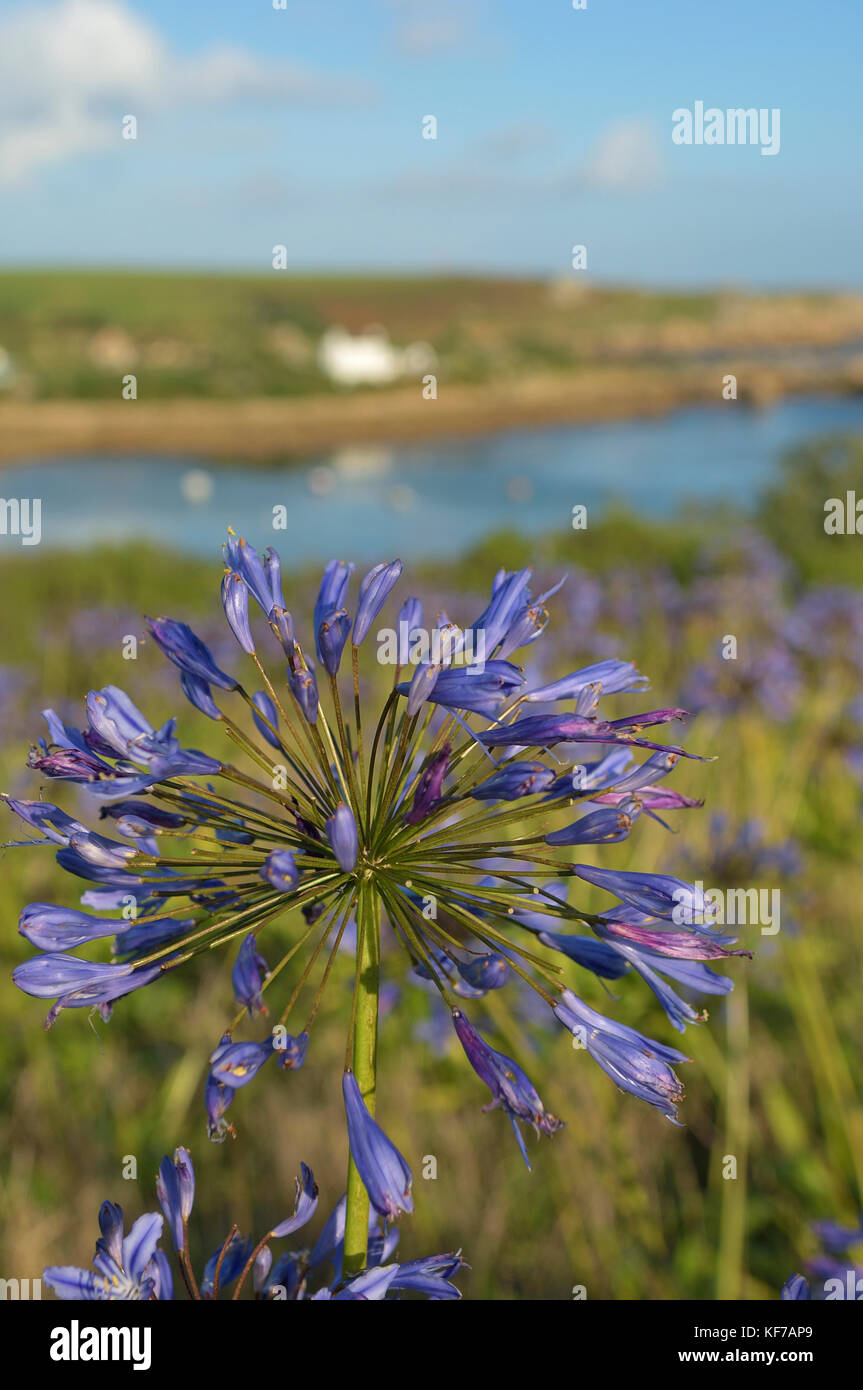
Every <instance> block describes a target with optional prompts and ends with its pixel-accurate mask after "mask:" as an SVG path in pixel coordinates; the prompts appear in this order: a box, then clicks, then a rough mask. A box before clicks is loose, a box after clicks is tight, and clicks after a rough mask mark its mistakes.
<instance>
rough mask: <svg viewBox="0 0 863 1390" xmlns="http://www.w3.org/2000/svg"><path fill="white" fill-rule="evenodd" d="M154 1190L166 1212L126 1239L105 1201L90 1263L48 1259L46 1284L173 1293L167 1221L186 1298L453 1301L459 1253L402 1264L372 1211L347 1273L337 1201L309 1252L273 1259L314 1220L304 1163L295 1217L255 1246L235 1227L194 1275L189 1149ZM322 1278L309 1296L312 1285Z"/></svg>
mask: <svg viewBox="0 0 863 1390" xmlns="http://www.w3.org/2000/svg"><path fill="white" fill-rule="evenodd" d="M156 1192H157V1195H158V1198H159V1204H160V1206H161V1208H162V1211H163V1212H164V1218H163V1217H161V1216H160V1215H159V1214H158V1212H148V1213H147V1214H146V1215H145V1216H139V1217H138V1220H137V1221H136V1222H135V1224H134V1225H133V1227H132V1229H131V1231H130V1232H129V1234H128V1235H127V1236H126V1235H124V1223H123V1209H122V1207H120V1206H118V1205H117V1204H116V1202H103V1203H102V1206H101V1208H100V1211H99V1232H100V1235H99V1239H98V1240H97V1241H96V1253H95V1255H94V1257H93V1268H92V1269H79V1268H78V1267H77V1266H75V1265H53V1266H51V1267H49V1268H48V1269H46V1270H45V1274H44V1280H45V1283H46V1284H47V1285H48V1286H49V1288H51V1289H53V1290H54V1292H55V1294H56V1295H57V1297H58V1298H61V1299H64V1300H76V1301H77V1300H84V1301H87V1302H94V1301H100V1302H104V1301H114V1300H117V1301H120V1300H148V1299H161V1300H166V1299H173V1297H174V1281H173V1277H172V1275H171V1266H170V1264H169V1262H168V1259H167V1256H166V1255H165V1252H164V1251H163V1250H162V1249H161V1248H160V1246H159V1241H160V1240H161V1238H162V1232H163V1227H164V1225H165V1224H166V1223H167V1226H168V1230H169V1232H170V1235H171V1239H172V1241H173V1245H174V1251H175V1253H176V1257H177V1265H178V1268H179V1270H180V1274H181V1275H182V1280H183V1283H184V1284H185V1287H186V1292H187V1294H188V1296H189V1298H191V1299H204V1300H207V1299H216V1298H218V1297H219V1294H220V1293H225V1292H227V1290H228V1289H229V1288H231V1286H232V1285H233V1295H232V1297H233V1298H234V1299H238V1298H241V1297H242V1295H243V1292H244V1290H245V1291H246V1292H247V1293H248V1292H251V1293H252V1294H253V1295H254V1297H255V1298H256V1299H264V1300H266V1301H268V1302H276V1301H278V1300H290V1301H291V1302H299V1301H300V1300H302V1299H312V1300H320V1299H324V1300H332V1301H334V1302H338V1301H339V1300H342V1301H346V1300H350V1301H355V1302H370V1301H380V1300H381V1299H386V1298H396V1297H398V1296H399V1295H400V1294H402V1293H406V1292H410V1293H416V1294H421V1295H424V1296H425V1297H426V1298H429V1299H432V1300H433V1301H436V1302H440V1301H441V1300H443V1299H450V1298H459V1297H460V1294H459V1291H458V1289H457V1288H456V1286H455V1284H453V1283H451V1282H450V1280H451V1279H452V1277H453V1276H454V1275H455V1274H457V1273H458V1271H459V1269H461V1267H462V1266H463V1264H464V1260H463V1259H462V1258H461V1255H460V1254H457V1253H455V1254H447V1255H431V1256H429V1257H428V1258H427V1259H421V1260H410V1261H408V1262H407V1263H405V1264H392V1263H389V1261H390V1260H391V1258H392V1255H393V1253H394V1251H395V1248H396V1246H397V1245H398V1232H397V1231H395V1230H387V1229H386V1226H385V1225H382V1224H381V1222H380V1221H379V1220H378V1219H377V1218H376V1217H375V1218H374V1219H373V1220H372V1221H371V1222H370V1223H369V1243H368V1261H367V1267H366V1269H365V1270H364V1271H363V1272H362V1273H361V1274H356V1275H353V1276H347V1275H345V1274H344V1273H343V1270H342V1263H343V1256H344V1238H345V1206H346V1201H345V1198H344V1197H343V1198H342V1200H341V1201H340V1202H339V1204H338V1206H337V1207H336V1208H335V1210H334V1211H333V1213H332V1215H331V1216H330V1217H329V1220H328V1221H327V1223H326V1225H325V1226H324V1229H323V1230H322V1232H321V1234H320V1236H319V1237H318V1239H317V1241H316V1242H315V1244H314V1245H313V1246H312V1248H311V1249H310V1250H287V1251H285V1252H284V1253H283V1254H281V1255H279V1256H278V1258H277V1259H276V1261H275V1263H274V1262H273V1252H272V1250H271V1248H270V1246H271V1244H272V1242H273V1241H274V1240H283V1239H284V1238H285V1236H292V1235H294V1234H295V1233H296V1232H297V1231H299V1230H301V1229H302V1227H303V1226H305V1225H307V1223H308V1222H309V1221H311V1219H312V1217H313V1216H314V1214H315V1211H316V1209H317V1205H318V1188H317V1183H316V1182H315V1178H314V1174H313V1173H312V1171H311V1169H310V1168H307V1167H306V1165H305V1164H303V1165H302V1176H301V1177H300V1178H297V1192H296V1200H295V1202H294V1210H293V1214H292V1215H291V1216H289V1217H287V1218H286V1219H285V1220H284V1221H280V1222H279V1223H278V1225H276V1226H274V1227H273V1228H272V1230H271V1231H268V1232H267V1234H266V1235H265V1236H263V1238H262V1239H261V1240H259V1241H258V1243H257V1244H256V1245H253V1243H252V1241H251V1240H250V1239H249V1237H248V1236H241V1235H240V1234H239V1232H238V1230H237V1227H236V1226H233V1227H232V1228H231V1230H230V1231H229V1232H228V1235H227V1237H226V1238H225V1240H224V1242H223V1243H222V1245H220V1246H219V1248H218V1249H217V1250H214V1251H213V1253H212V1255H211V1256H210V1258H209V1259H208V1260H207V1263H206V1264H205V1265H204V1270H203V1274H202V1276H201V1279H200V1281H199V1280H198V1279H197V1277H196V1275H195V1271H194V1268H193V1265H192V1259H191V1256H190V1253H189V1217H190V1216H191V1214H192V1204H193V1202H194V1199H195V1170H194V1168H193V1166H192V1157H191V1154H190V1153H189V1151H188V1149H183V1148H180V1149H175V1151H174V1157H173V1160H172V1159H170V1158H168V1156H167V1155H166V1156H165V1157H164V1158H163V1159H162V1162H161V1165H160V1167H159V1175H158V1178H157V1180H156ZM328 1266H330V1267H331V1269H332V1275H333V1277H332V1278H331V1280H330V1282H329V1283H324V1284H321V1275H322V1271H323V1270H325V1269H326V1268H327V1267H328ZM315 1283H317V1284H320V1287H319V1288H318V1289H317V1291H316V1292H315V1293H310V1292H309V1288H310V1286H311V1285H312V1284H315Z"/></svg>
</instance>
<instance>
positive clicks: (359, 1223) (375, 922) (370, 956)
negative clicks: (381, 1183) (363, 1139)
mask: <svg viewBox="0 0 863 1390" xmlns="http://www.w3.org/2000/svg"><path fill="white" fill-rule="evenodd" d="M357 926H358V935H357V978H356V985H355V992H356V1014H355V1018H354V1046H353V1073H354V1076H355V1077H356V1079H357V1085H358V1086H359V1088H360V1094H361V1095H362V1098H363V1100H364V1101H365V1103H366V1106H367V1107H368V1111H369V1114H370V1115H374V1113H375V1083H376V1075H377V1050H378V995H379V993H380V932H381V909H380V902H379V900H378V897H377V894H376V892H375V889H374V887H373V886H372V884H371V882H370V880H369V879H364V880H363V881H362V883H361V884H360V891H359V901H358V904H357ZM368 1238H369V1197H368V1193H367V1192H366V1189H365V1188H364V1187H363V1184H362V1179H361V1178H360V1175H359V1172H358V1170H357V1167H356V1164H355V1163H354V1160H353V1157H350V1158H349V1159H348V1200H347V1208H346V1211H345V1257H344V1271H345V1273H346V1274H356V1273H358V1272H359V1270H361V1269H363V1268H364V1267H365V1263H366V1250H367V1247H368Z"/></svg>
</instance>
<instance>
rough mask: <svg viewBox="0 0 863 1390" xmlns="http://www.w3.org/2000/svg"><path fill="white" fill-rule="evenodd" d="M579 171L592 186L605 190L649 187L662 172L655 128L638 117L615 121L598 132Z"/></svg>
mask: <svg viewBox="0 0 863 1390" xmlns="http://www.w3.org/2000/svg"><path fill="white" fill-rule="evenodd" d="M583 174H584V177H585V179H586V181H587V182H588V183H589V184H590V185H591V186H592V187H593V188H598V189H602V190H604V191H608V192H614V193H619V192H629V191H639V192H640V191H642V190H644V189H647V188H653V187H654V186H655V185H656V184H658V183H660V182H661V180H662V175H663V163H662V155H661V151H660V145H659V141H658V139H657V136H656V132H655V130H654V129H653V127H652V126H651V125H650V124H648V122H647V121H644V120H642V119H640V118H639V117H634V118H628V119H624V120H619V121H615V122H614V123H613V124H612V125H610V126H609V127H608V129H607V130H605V131H604V132H603V134H602V135H601V136H600V138H599V140H598V141H597V144H596V146H595V147H594V149H593V151H592V152H591V154H590V155H589V156H588V159H587V161H586V163H585V166H584V169H583Z"/></svg>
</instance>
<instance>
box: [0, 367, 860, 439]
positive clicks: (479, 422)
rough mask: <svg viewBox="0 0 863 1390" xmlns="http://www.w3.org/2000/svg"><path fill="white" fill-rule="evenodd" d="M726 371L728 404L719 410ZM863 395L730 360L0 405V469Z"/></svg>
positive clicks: (809, 376) (838, 373)
mask: <svg viewBox="0 0 863 1390" xmlns="http://www.w3.org/2000/svg"><path fill="white" fill-rule="evenodd" d="M732 371H733V372H734V374H735V376H736V377H737V383H738V396H737V400H736V401H727V402H723V397H722V383H723V378H724V377H725V376H726V375H727V374H728V373H730V372H732ZM861 391H863V362H861V359H860V358H852V359H850V360H849V361H848V362H846V363H844V364H842V365H840V366H830V367H824V366H823V365H820V366H819V365H818V364H817V363H813V362H808V363H806V362H797V363H780V364H777V363H775V362H774V363H771V364H765V363H764V362H753V361H749V362H747V361H745V360H740V359H738V360H736V361H735V360H734V358H733V356H732V355H731V354H729V359H728V360H726V361H725V362H724V363H722V364H719V363H716V362H714V363H711V364H710V365H705V364H703V363H702V364H699V365H697V366H693V367H683V368H681V367H679V366H675V367H652V366H639V367H632V366H607V367H606V366H603V367H589V368H585V369H584V370H581V371H577V372H573V371H568V372H565V373H550V372H544V373H541V374H535V375H525V376H523V377H519V378H512V379H505V380H502V381H500V382H494V383H483V384H481V385H476V386H466V385H452V386H449V385H447V383H446V382H442V383H441V384H440V386H439V396H438V399H437V400H424V399H423V398H422V394H421V389H420V387H419V386H418V385H417V386H411V387H398V388H395V389H392V390H387V391H385V392H382V391H369V390H364V391H359V392H356V393H353V394H351V395H344V396H330V395H327V396H307V397H300V398H297V397H293V398H290V399H286V398H284V397H264V398H257V399H255V398H251V399H245V400H229V401H226V400H210V399H202V398H199V397H196V398H179V399H172V400H157V401H147V400H137V401H122V400H118V401H105V400H47V401H4V402H0V462H5V463H12V462H15V463H17V464H27V463H35V462H38V461H39V460H40V459H44V458H46V457H53V458H56V457H70V458H74V457H81V456H89V457H93V456H96V457H98V456H107V455H133V454H134V455H147V456H156V457H157V456H165V455H167V456H171V457H176V458H183V459H196V460H199V461H203V462H209V463H212V464H219V463H229V462H234V463H236V462H238V461H240V460H246V461H248V462H250V463H259V464H267V463H279V462H286V461H290V460H296V461H299V460H301V459H304V458H305V459H308V458H309V457H310V456H314V455H318V454H324V453H328V452H329V451H330V450H333V449H338V448H344V447H347V446H353V445H372V444H396V443H403V444H405V443H424V442H429V441H431V440H435V439H437V440H441V439H447V438H466V437H471V436H476V435H483V434H495V433H497V432H499V431H501V430H514V429H519V428H530V427H534V428H535V427H543V426H549V427H551V426H555V425H577V424H585V425H588V424H594V423H600V422H603V421H609V420H633V419H637V418H639V417H652V416H660V415H665V414H669V413H670V412H672V411H674V410H678V409H684V408H686V407H687V406H694V405H722V404H725V405H726V406H727V407H728V408H729V409H733V408H734V406H735V404H736V405H743V406H745V407H747V408H748V407H751V406H756V407H757V406H768V405H771V404H773V403H774V402H775V401H778V400H781V399H783V398H785V397H789V396H799V395H851V394H856V393H859V392H861Z"/></svg>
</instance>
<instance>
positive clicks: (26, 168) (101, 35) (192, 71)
mask: <svg viewBox="0 0 863 1390" xmlns="http://www.w3.org/2000/svg"><path fill="white" fill-rule="evenodd" d="M368 95H369V93H368V88H367V87H366V86H365V85H361V84H358V83H356V82H354V81H350V80H344V79H335V78H330V77H322V76H320V75H317V74H312V73H308V72H305V71H303V70H302V69H300V68H298V67H296V66H295V65H293V64H290V63H285V62H275V61H264V60H262V59H260V58H258V57H257V56H256V55H255V54H253V53H250V52H249V51H247V50H245V49H242V48H238V47H235V46H231V45H211V46H209V47H208V48H205V49H202V50H201V51H200V52H199V53H197V54H194V55H191V56H189V57H186V56H183V55H180V54H176V53H173V52H172V51H171V50H170V49H169V47H168V46H167V45H166V43H165V42H164V40H163V39H162V37H161V35H160V34H159V33H158V31H157V30H156V29H155V28H154V27H153V25H151V24H150V23H148V22H147V21H146V20H145V19H143V18H142V17H141V16H140V15H138V14H136V13H135V12H134V10H132V9H131V8H130V7H129V6H128V5H127V4H125V3H123V0H54V3H49V4H46V5H41V6H40V7H39V8H38V9H35V8H33V7H32V6H28V7H26V8H20V9H17V10H15V11H13V12H12V13H10V14H7V15H6V16H5V18H4V19H3V20H2V21H0V183H6V184H11V183H16V182H18V181H20V180H21V179H24V178H26V177H27V176H28V175H29V174H31V173H33V172H34V171H35V170H37V169H38V168H39V167H40V166H44V165H47V164H52V163H56V162H58V161H61V160H63V159H68V158H70V157H71V156H73V155H77V154H82V153H87V152H89V151H96V150H99V149H103V148H106V147H109V146H110V145H112V144H116V143H117V141H118V140H119V130H120V121H121V119H122V117H123V116H124V115H126V114H133V115H136V116H140V115H142V114H147V113H154V112H155V113H158V112H160V111H166V110H171V109H176V108H179V107H182V106H190V105H198V106H205V107H215V106H225V105H228V104H230V103H232V102H240V101H247V102H250V103H251V102H255V103H267V104H278V105H287V104H293V105H297V104H319V103H322V104H327V105H345V104H348V105H350V104H354V103H356V102H360V101H364V100H367V98H368Z"/></svg>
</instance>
